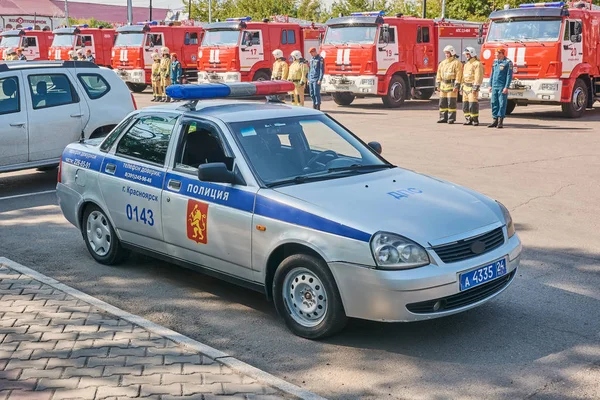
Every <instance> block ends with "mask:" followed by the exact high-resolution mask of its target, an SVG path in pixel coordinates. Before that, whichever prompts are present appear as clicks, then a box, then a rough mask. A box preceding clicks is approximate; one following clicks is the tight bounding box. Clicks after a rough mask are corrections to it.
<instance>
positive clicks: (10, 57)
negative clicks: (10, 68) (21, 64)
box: [4, 47, 18, 61]
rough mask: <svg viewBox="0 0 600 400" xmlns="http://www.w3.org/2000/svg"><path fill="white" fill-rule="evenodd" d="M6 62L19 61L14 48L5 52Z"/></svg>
mask: <svg viewBox="0 0 600 400" xmlns="http://www.w3.org/2000/svg"><path fill="white" fill-rule="evenodd" d="M4 60H5V61H17V60H18V58H17V53H16V52H15V49H13V48H12V47H9V48H8V49H6V50H5V51H4Z"/></svg>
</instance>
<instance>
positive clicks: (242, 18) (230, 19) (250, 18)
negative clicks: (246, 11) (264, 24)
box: [225, 17, 252, 22]
mask: <svg viewBox="0 0 600 400" xmlns="http://www.w3.org/2000/svg"><path fill="white" fill-rule="evenodd" d="M225 21H227V22H242V21H244V22H248V21H252V17H238V18H227V19H226V20H225Z"/></svg>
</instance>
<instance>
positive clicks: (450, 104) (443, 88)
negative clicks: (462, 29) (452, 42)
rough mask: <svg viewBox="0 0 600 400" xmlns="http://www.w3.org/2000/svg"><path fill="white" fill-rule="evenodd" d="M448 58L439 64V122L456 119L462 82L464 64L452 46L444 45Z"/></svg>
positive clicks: (451, 121) (437, 86) (437, 81)
mask: <svg viewBox="0 0 600 400" xmlns="http://www.w3.org/2000/svg"><path fill="white" fill-rule="evenodd" d="M444 54H445V55H446V59H445V60H444V61H442V62H441V63H440V65H439V66H438V71H437V77H436V79H435V82H436V83H435V88H436V90H438V91H439V92H440V119H439V120H438V124H441V123H444V122H447V123H449V124H453V123H454V121H456V103H457V101H458V90H459V89H460V84H461V83H462V71H463V65H462V63H461V62H460V60H459V59H458V58H457V57H456V51H455V50H454V47H452V46H446V47H444Z"/></svg>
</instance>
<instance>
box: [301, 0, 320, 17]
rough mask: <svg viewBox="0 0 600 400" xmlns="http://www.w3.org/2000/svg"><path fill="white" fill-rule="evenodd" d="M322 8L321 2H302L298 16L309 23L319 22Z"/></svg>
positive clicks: (314, 0) (311, 0)
mask: <svg viewBox="0 0 600 400" xmlns="http://www.w3.org/2000/svg"><path fill="white" fill-rule="evenodd" d="M322 8H323V3H322V2H321V0H300V1H299V2H298V10H297V13H296V16H297V17H298V18H300V19H304V20H307V21H319V17H320V16H321V10H322Z"/></svg>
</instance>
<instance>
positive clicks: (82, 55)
mask: <svg viewBox="0 0 600 400" xmlns="http://www.w3.org/2000/svg"><path fill="white" fill-rule="evenodd" d="M77 60H78V61H85V53H84V51H83V49H79V50H77Z"/></svg>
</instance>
